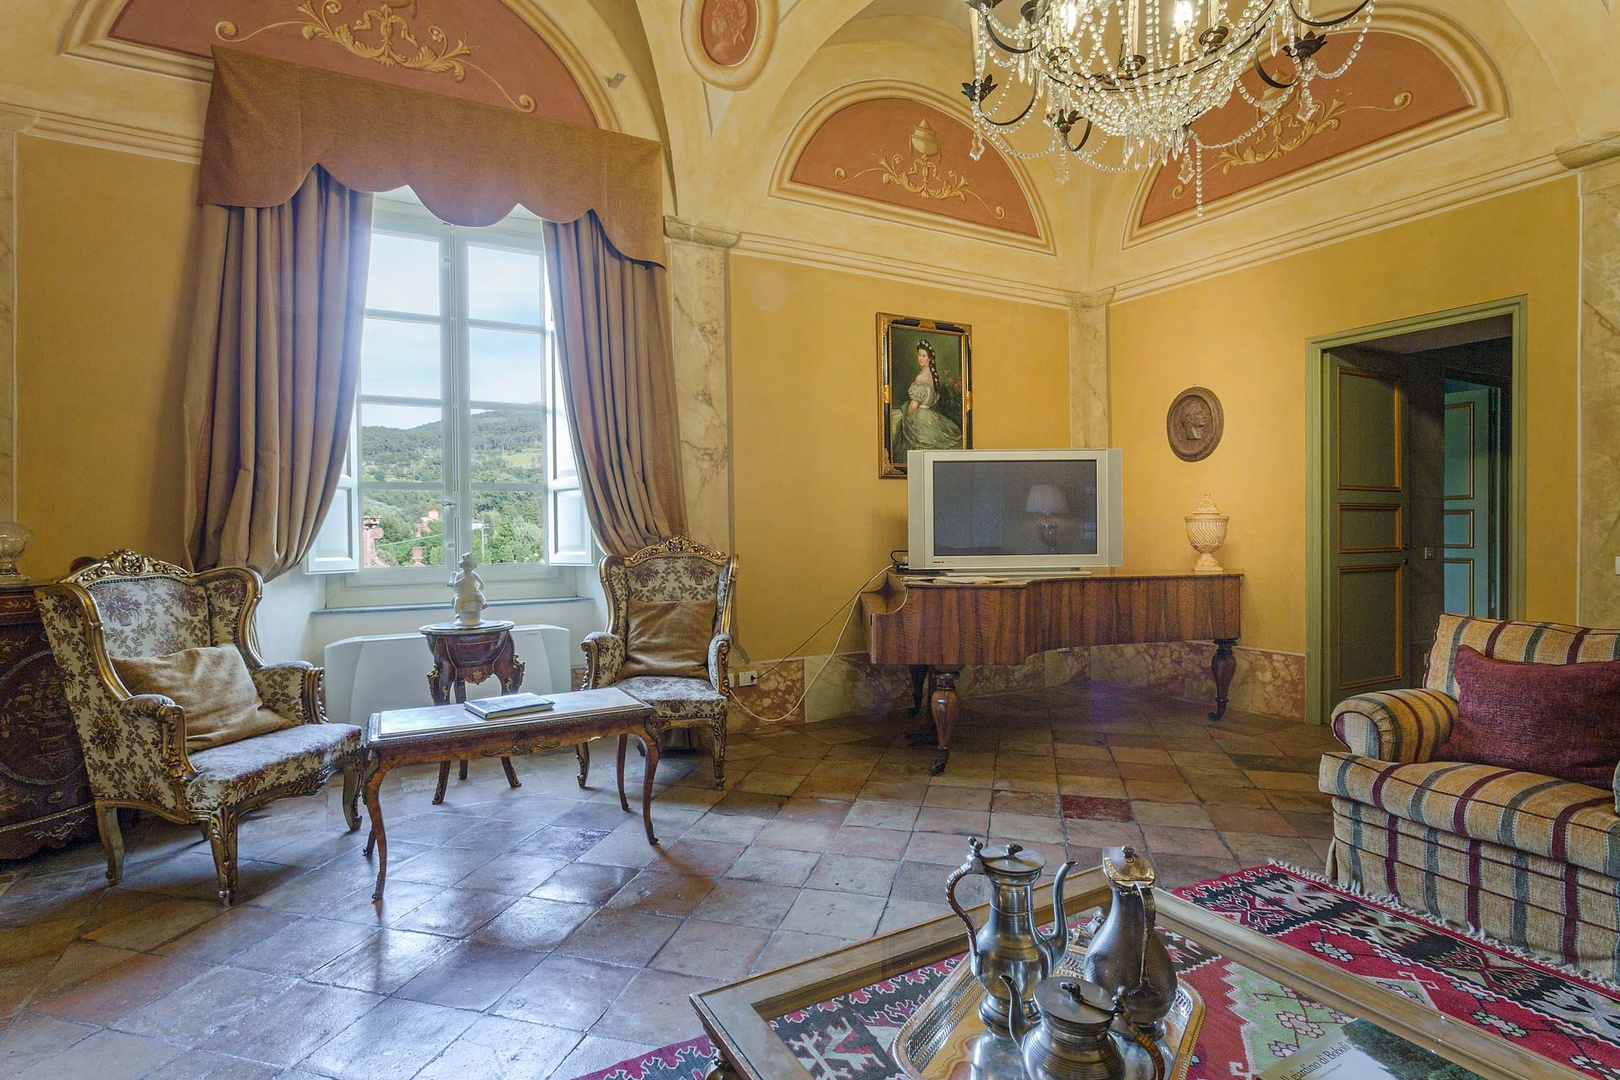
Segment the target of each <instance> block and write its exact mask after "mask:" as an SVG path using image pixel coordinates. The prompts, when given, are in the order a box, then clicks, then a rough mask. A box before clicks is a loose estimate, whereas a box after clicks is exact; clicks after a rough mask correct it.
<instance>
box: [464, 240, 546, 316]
mask: <svg viewBox="0 0 1620 1080" xmlns="http://www.w3.org/2000/svg"><path fill="white" fill-rule="evenodd" d="M467 299H468V304H467V306H468V308H469V309H470V311H469V314H471V315H472V317H473V318H475V319H490V320H492V321H494V322H509V323H524V324H526V325H528V326H541V325H544V322H545V320H544V319H542V318H541V317H540V256H539V255H537V254H531V253H529V252H526V251H503V250H501V249H499V248H490V247H481V246H479V245H477V244H469V245H468V247H467Z"/></svg>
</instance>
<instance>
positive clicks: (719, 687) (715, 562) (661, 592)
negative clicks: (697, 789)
mask: <svg viewBox="0 0 1620 1080" xmlns="http://www.w3.org/2000/svg"><path fill="white" fill-rule="evenodd" d="M736 572H737V560H736V558H735V557H731V556H727V555H725V554H723V553H721V552H719V551H716V550H714V549H713V548H709V547H704V546H703V545H702V544H697V543H693V542H692V541H690V540H687V539H686V538H684V537H672V538H671V539H669V540H665V541H664V542H663V543H660V544H654V545H653V546H652V547H648V548H643V549H642V550H640V551H638V552H636V553H635V554H634V555H630V556H626V557H620V556H617V555H609V556H608V557H607V558H605V559H603V560H602V566H601V574H602V588H603V590H604V591H605V592H606V593H607V599H608V630H607V632H606V633H601V632H597V633H594V634H591V635H589V636H588V637H587V638H586V639H585V641H584V645H583V647H584V650H585V660H586V681H585V685H586V686H587V687H589V688H592V689H597V688H600V687H604V686H617V687H619V688H620V689H621V690H623V691H624V692H625V693H627V694H629V695H630V696H632V697H635V698H639V699H640V700H642V701H645V702H646V703H647V704H649V705H651V706H652V707H653V710H654V712H653V726H654V727H655V728H657V729H660V730H662V729H663V728H670V727H698V726H706V727H708V728H709V730H710V732H711V733H712V735H713V738H714V781H715V786H716V787H722V786H724V783H725V744H726V702H727V698H728V695H729V689H728V688H729V679H728V676H727V672H726V663H727V658H728V657H729V656H730V652H731V634H730V628H731V597H732V589H733V587H734V584H735V580H736ZM631 597H635V598H636V599H637V600H643V601H653V602H658V601H663V602H669V601H680V600H709V599H711V598H712V599H713V600H714V602H715V607H714V631H713V637H712V638H711V640H710V641H709V649H708V664H707V670H708V678H707V679H696V678H693V679H683V678H673V677H666V676H651V675H638V676H635V677H634V678H629V679H622V680H621V679H619V677H618V673H619V669H620V667H621V665H622V664H623V663H624V657H625V654H626V652H627V649H626V644H625V638H626V634H627V633H628V630H629V626H630V599H631Z"/></svg>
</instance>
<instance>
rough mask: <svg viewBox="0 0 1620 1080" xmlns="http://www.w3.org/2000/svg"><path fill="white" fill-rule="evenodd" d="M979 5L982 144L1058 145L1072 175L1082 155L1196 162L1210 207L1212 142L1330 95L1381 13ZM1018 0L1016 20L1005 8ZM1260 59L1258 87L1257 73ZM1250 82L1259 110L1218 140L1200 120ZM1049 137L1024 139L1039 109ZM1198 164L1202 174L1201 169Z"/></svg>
mask: <svg viewBox="0 0 1620 1080" xmlns="http://www.w3.org/2000/svg"><path fill="white" fill-rule="evenodd" d="M965 2H966V3H967V4H968V6H969V7H970V8H972V9H973V15H972V22H973V79H972V81H971V82H967V83H963V84H962V93H963V96H965V97H966V98H967V99H968V102H969V104H970V105H971V107H972V111H973V121H974V150H975V154H974V156H975V157H977V156H978V154H979V153H982V151H983V146H984V144H985V143H989V144H990V145H992V146H994V147H996V149H998V150H1000V151H1001V152H1002V153H1004V154H1008V155H1010V156H1013V157H1017V158H1023V159H1033V158H1038V157H1043V156H1046V155H1053V156H1055V157H1056V159H1057V161H1056V164H1057V170H1058V174H1059V177H1060V179H1061V178H1064V177H1066V176H1067V171H1068V169H1067V164H1068V160H1069V159H1070V158H1071V157H1073V158H1079V159H1080V160H1081V161H1084V162H1085V163H1086V164H1087V165H1089V166H1091V167H1093V168H1096V169H1101V170H1103V171H1105V172H1131V171H1134V170H1136V169H1140V168H1143V167H1145V166H1148V165H1155V164H1156V165H1164V164H1166V163H1168V162H1169V161H1171V160H1173V159H1180V160H1181V162H1182V169H1181V177H1182V179H1183V180H1184V181H1188V180H1190V181H1192V186H1193V188H1194V191H1195V193H1196V198H1197V205H1198V212H1199V213H1200V214H1202V213H1203V154H1204V152H1205V151H1208V150H1222V149H1227V148H1229V147H1233V146H1236V145H1238V144H1239V143H1242V142H1244V141H1246V140H1248V139H1250V138H1252V137H1253V136H1254V135H1255V134H1257V133H1258V132H1259V131H1260V130H1261V129H1263V128H1264V127H1265V126H1266V125H1267V124H1268V123H1270V122H1271V120H1272V119H1273V117H1275V116H1276V115H1277V114H1278V112H1279V111H1280V110H1281V109H1282V108H1284V107H1285V106H1287V105H1289V104H1290V103H1293V104H1294V107H1295V108H1296V109H1297V115H1298V116H1299V118H1300V120H1301V121H1306V120H1309V118H1310V117H1312V116H1314V115H1315V114H1316V112H1317V110H1318V108H1319V104H1318V102H1317V99H1316V98H1315V97H1314V95H1313V94H1312V92H1311V84H1312V83H1313V82H1314V81H1315V80H1316V79H1334V78H1338V77H1339V76H1341V75H1343V74H1344V73H1345V72H1346V71H1347V70H1349V68H1350V65H1351V64H1352V63H1354V62H1355V59H1356V57H1357V56H1358V55H1360V52H1361V46H1362V43H1363V42H1364V41H1365V39H1366V34H1367V29H1368V27H1369V26H1370V25H1371V23H1372V15H1373V6H1374V0H1364V2H1363V3H1361V4H1360V5H1359V6H1357V7H1355V8H1353V9H1352V10H1351V11H1350V12H1348V13H1347V14H1344V15H1340V16H1336V17H1334V18H1331V19H1324V18H1319V17H1317V16H1316V15H1314V14H1313V12H1312V6H1311V0H1022V2H1019V0H1011V2H1008V0H965ZM1004 4H1005V6H1006V8H1007V9H1008V10H1007V11H1006V12H1005V13H1004V14H1005V15H1006V16H1007V17H1009V18H1010V20H1011V21H1003V15H1001V14H997V9H998V8H1001V7H1002V6H1003V5H1004ZM1330 33H1331V34H1335V35H1336V34H1340V33H1346V34H1353V35H1354V40H1353V42H1352V43H1351V47H1350V49H1349V51H1348V53H1347V55H1346V56H1345V59H1344V61H1343V62H1342V63H1341V64H1340V65H1339V66H1337V67H1336V68H1333V69H1331V70H1327V69H1323V68H1320V67H1318V66H1317V64H1316V60H1315V57H1316V54H1317V53H1318V51H1320V50H1321V48H1322V46H1323V45H1324V44H1325V43H1326V41H1327V39H1328V36H1329V34H1330ZM1249 72H1254V74H1255V76H1256V80H1255V81H1256V83H1257V87H1256V90H1251V88H1250V87H1249V86H1248V85H1245V83H1244V81H1243V77H1244V75H1245V74H1247V73H1249ZM1234 93H1237V94H1238V95H1239V96H1240V97H1241V98H1242V100H1243V101H1244V102H1246V103H1247V104H1249V105H1250V106H1252V107H1253V108H1254V109H1255V112H1256V120H1255V122H1254V123H1253V124H1252V125H1250V126H1249V127H1247V128H1246V130H1244V131H1243V132H1242V133H1240V134H1238V135H1236V136H1234V137H1232V138H1228V139H1225V140H1222V141H1218V142H1209V141H1206V140H1205V139H1204V138H1203V136H1201V135H1200V133H1199V132H1198V131H1197V130H1195V129H1194V127H1193V124H1194V122H1195V121H1197V120H1198V119H1199V117H1201V116H1203V115H1204V114H1205V113H1207V112H1209V111H1210V110H1212V109H1217V108H1220V107H1221V106H1222V105H1224V104H1226V103H1227V102H1228V101H1229V100H1231V98H1232V96H1233V94H1234ZM1037 119H1038V120H1040V121H1041V122H1042V123H1044V124H1045V125H1046V127H1047V128H1048V130H1049V134H1048V138H1047V140H1046V143H1045V145H1044V146H1041V145H1034V144H1031V143H1030V141H1029V140H1028V139H1027V138H1024V139H1018V140H1017V142H1019V143H1024V144H1026V145H1023V146H1019V145H1015V144H1014V138H1013V137H1014V136H1016V135H1017V133H1018V132H1019V131H1021V130H1022V129H1023V128H1024V127H1025V126H1026V125H1027V124H1029V123H1030V121H1031V120H1037ZM1189 167H1190V169H1191V173H1192V175H1191V176H1188V175H1187V173H1188V169H1189Z"/></svg>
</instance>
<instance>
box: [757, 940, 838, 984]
mask: <svg viewBox="0 0 1620 1080" xmlns="http://www.w3.org/2000/svg"><path fill="white" fill-rule="evenodd" d="M850 941H851V939H850V938H841V937H835V936H833V935H831V934H806V933H802V932H800V931H798V930H778V931H777V932H776V933H774V934H772V935H771V940H770V942H769V943H768V944H767V945H766V946H765V948H764V949H763V950H762V951H761V952H760V954H759V958H758V959H756V960H755V961H754V973H755V974H757V973H759V972H761V971H770V970H771V969H772V968H779V967H782V966H783V965H785V964H794V963H798V962H799V961H800V960H804V959H807V958H808V957H812V956H816V955H818V954H820V953H824V952H828V951H830V950H832V949H841V948H843V947H844V946H845V945H848V944H849V943H850Z"/></svg>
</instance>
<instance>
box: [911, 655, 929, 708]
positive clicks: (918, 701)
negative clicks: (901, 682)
mask: <svg viewBox="0 0 1620 1080" xmlns="http://www.w3.org/2000/svg"><path fill="white" fill-rule="evenodd" d="M927 685H928V665H927V664H912V665H911V715H912V716H916V715H917V714H918V713H920V712H922V705H923V689H924V687H926V686H927Z"/></svg>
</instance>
